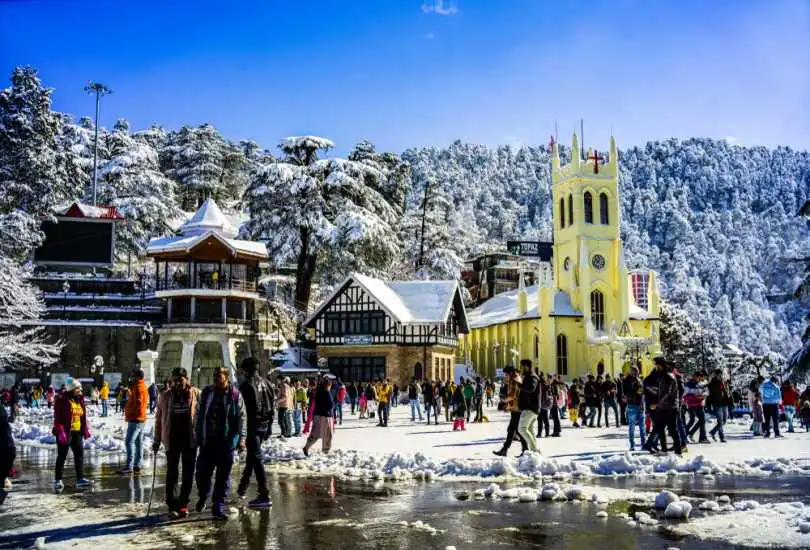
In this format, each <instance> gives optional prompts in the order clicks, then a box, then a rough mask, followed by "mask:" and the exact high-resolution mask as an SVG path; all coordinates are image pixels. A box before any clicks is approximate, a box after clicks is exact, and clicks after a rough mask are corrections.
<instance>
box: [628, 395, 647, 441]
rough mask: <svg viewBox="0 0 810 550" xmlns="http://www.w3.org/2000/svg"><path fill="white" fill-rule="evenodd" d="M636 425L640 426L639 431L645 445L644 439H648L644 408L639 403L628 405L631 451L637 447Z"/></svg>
mask: <svg viewBox="0 0 810 550" xmlns="http://www.w3.org/2000/svg"><path fill="white" fill-rule="evenodd" d="M636 426H638V431H639V433H640V434H641V444H642V445H644V441H645V440H646V439H647V436H646V434H645V433H644V410H643V409H642V408H641V407H639V406H638V405H627V431H628V433H629V435H630V450H631V451H633V450H635V448H636V440H635V437H634V432H635V431H636V429H635V428H636Z"/></svg>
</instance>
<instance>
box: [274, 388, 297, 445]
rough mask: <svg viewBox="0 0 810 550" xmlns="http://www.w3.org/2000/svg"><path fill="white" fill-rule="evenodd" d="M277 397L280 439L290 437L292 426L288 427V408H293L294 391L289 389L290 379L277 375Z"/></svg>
mask: <svg viewBox="0 0 810 550" xmlns="http://www.w3.org/2000/svg"><path fill="white" fill-rule="evenodd" d="M277 381H278V383H277V385H276V387H277V388H278V397H277V398H276V405H277V407H278V428H279V430H281V436H280V437H281V438H282V439H284V438H288V437H292V426H290V415H289V412H290V407H294V406H295V397H294V393H295V392H294V391H293V389H292V388H291V387H290V379H289V378H285V377H284V376H282V375H279V376H278V378H277Z"/></svg>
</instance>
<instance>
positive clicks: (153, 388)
mask: <svg viewBox="0 0 810 550" xmlns="http://www.w3.org/2000/svg"><path fill="white" fill-rule="evenodd" d="M157 398H158V389H157V384H155V383H154V382H152V383H151V384H150V385H149V414H152V413H153V412H155V407H157Z"/></svg>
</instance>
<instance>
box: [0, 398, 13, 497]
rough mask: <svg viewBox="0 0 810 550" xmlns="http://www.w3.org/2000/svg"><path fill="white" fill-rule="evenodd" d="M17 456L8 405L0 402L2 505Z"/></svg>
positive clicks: (0, 492) (0, 481) (0, 491)
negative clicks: (7, 482) (7, 481)
mask: <svg viewBox="0 0 810 550" xmlns="http://www.w3.org/2000/svg"><path fill="white" fill-rule="evenodd" d="M16 457H17V447H16V446H15V445H14V435H13V434H12V433H11V425H10V424H9V421H8V414H7V413H6V407H5V405H3V404H2V403H0V506H2V505H3V503H4V502H5V501H6V496H8V491H6V480H7V479H8V477H9V474H10V472H11V468H13V467H14V459H15V458H16Z"/></svg>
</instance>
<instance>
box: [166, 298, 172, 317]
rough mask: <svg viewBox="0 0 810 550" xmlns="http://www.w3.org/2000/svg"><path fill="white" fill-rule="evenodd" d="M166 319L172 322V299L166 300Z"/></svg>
mask: <svg viewBox="0 0 810 550" xmlns="http://www.w3.org/2000/svg"><path fill="white" fill-rule="evenodd" d="M166 321H168V322H169V323H171V322H172V299H171V298H169V299H168V300H166Z"/></svg>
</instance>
